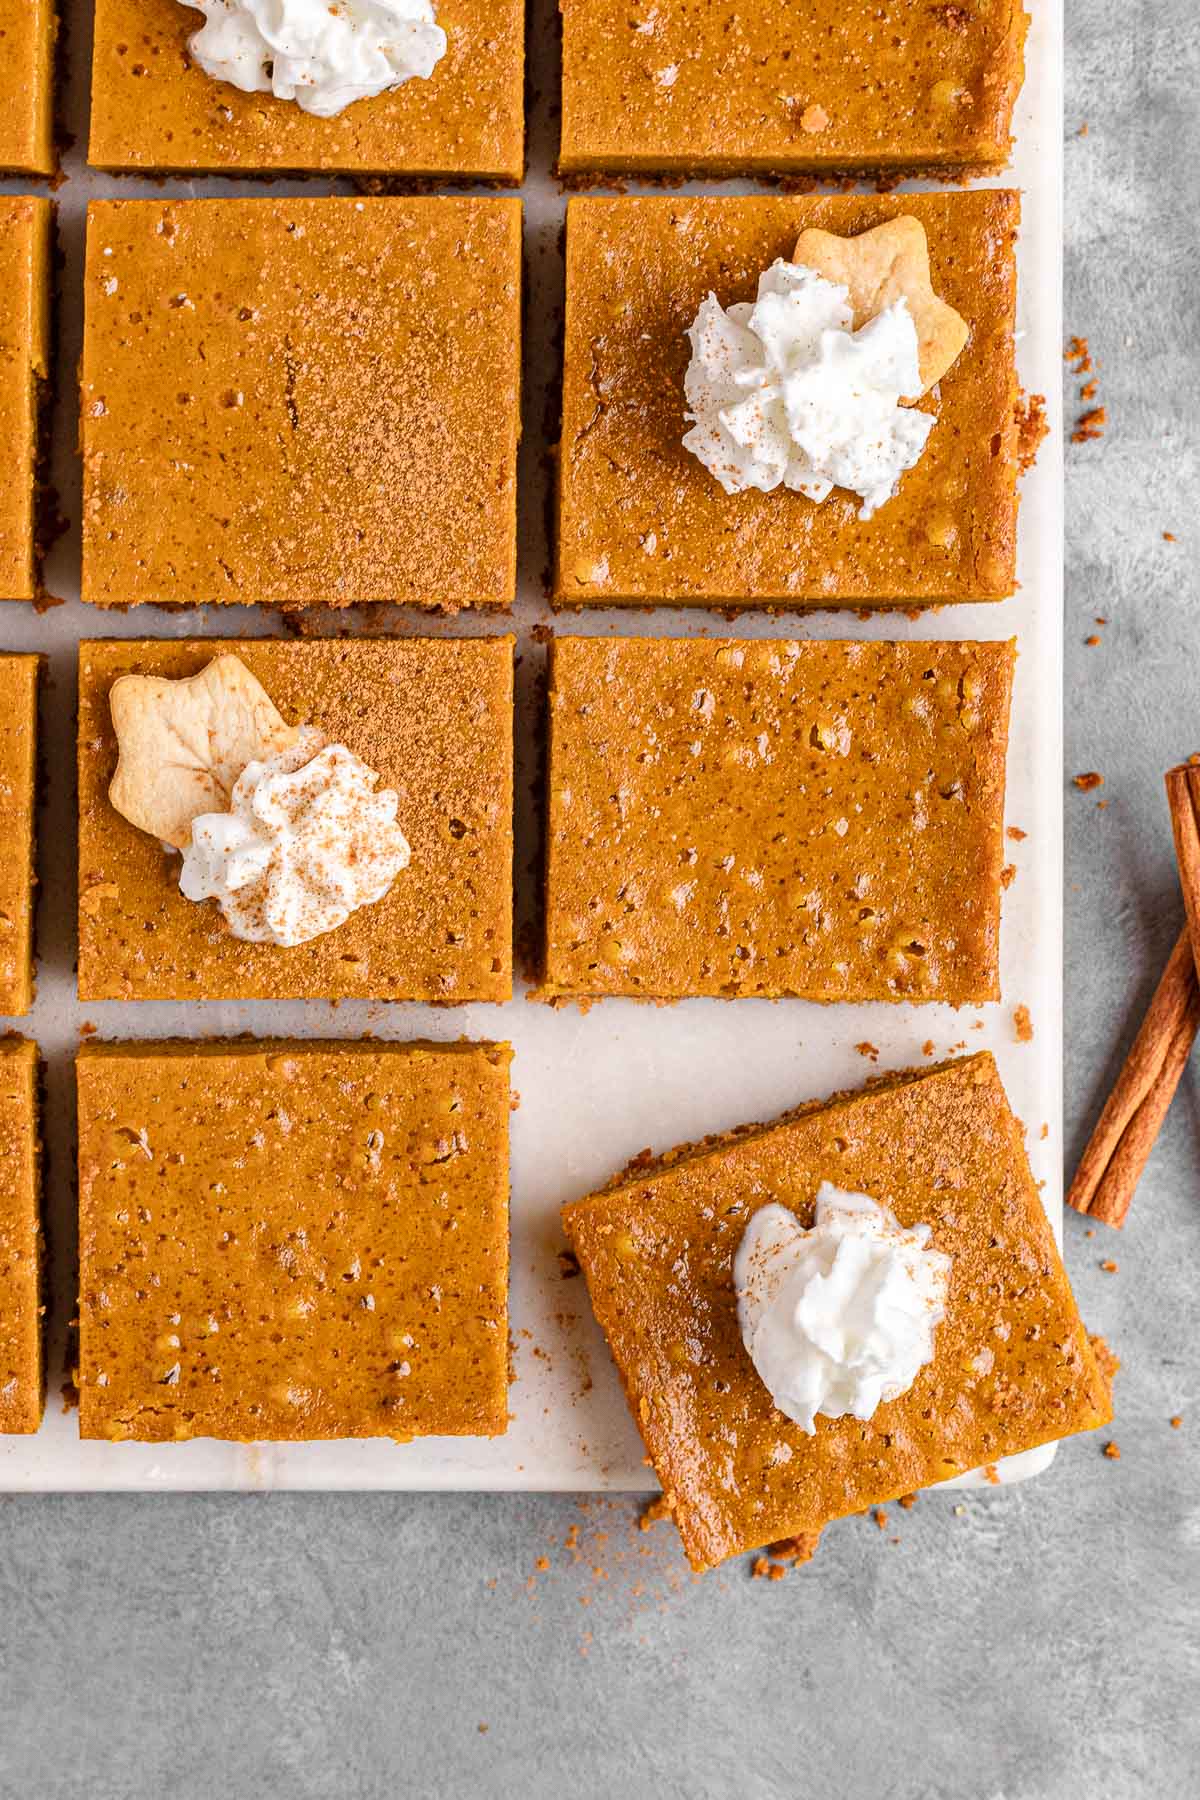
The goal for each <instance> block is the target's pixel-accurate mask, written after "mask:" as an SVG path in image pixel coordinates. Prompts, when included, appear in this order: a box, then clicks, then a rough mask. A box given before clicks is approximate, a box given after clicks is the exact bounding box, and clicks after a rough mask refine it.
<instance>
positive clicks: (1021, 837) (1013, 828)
mask: <svg viewBox="0 0 1200 1800" xmlns="http://www.w3.org/2000/svg"><path fill="white" fill-rule="evenodd" d="M1004 835H1005V837H1010V838H1011V839H1012V841H1013V843H1014V844H1023V843H1024V842H1025V839H1026V838H1027V837H1028V836H1029V833H1028V832H1027V831H1022V830H1021V827H1020V826H1019V825H1010V826H1009V828H1008V830H1007V831H1006V832H1005V834H1004Z"/></svg>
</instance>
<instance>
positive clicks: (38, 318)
mask: <svg viewBox="0 0 1200 1800" xmlns="http://www.w3.org/2000/svg"><path fill="white" fill-rule="evenodd" d="M52 217H53V211H52V206H51V202H50V201H49V200H38V199H31V198H29V197H27V196H17V197H12V196H0V444H3V446H4V456H3V459H2V460H0V600H32V599H33V598H34V597H35V595H36V594H37V591H38V583H39V578H40V573H41V571H40V563H41V555H40V548H41V547H40V545H39V542H38V507H37V497H38V476H39V459H40V451H41V441H42V433H41V424H42V420H43V417H44V412H45V404H44V403H45V398H46V391H47V382H48V378H49V372H50V227H51V221H52Z"/></svg>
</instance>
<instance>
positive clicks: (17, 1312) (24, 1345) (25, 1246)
mask: <svg viewBox="0 0 1200 1800" xmlns="http://www.w3.org/2000/svg"><path fill="white" fill-rule="evenodd" d="M37 1072H38V1051H37V1045H36V1044H31V1043H29V1042H27V1041H26V1040H25V1039H24V1038H15V1037H7V1038H0V1435H2V1434H4V1433H6V1432H29V1431H36V1430H37V1428H38V1426H39V1425H40V1423H41V1418H42V1400H43V1386H44V1383H43V1372H42V1293H41V1270H42V1226H41V1217H40V1175H41V1155H40V1148H39V1141H38V1117H37Z"/></svg>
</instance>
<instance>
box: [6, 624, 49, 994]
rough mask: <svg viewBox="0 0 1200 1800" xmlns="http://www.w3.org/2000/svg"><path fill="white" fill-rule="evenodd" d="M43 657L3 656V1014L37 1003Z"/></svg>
mask: <svg viewBox="0 0 1200 1800" xmlns="http://www.w3.org/2000/svg"><path fill="white" fill-rule="evenodd" d="M39 672H40V658H38V657H36V656H0V1014H4V1015H6V1016H7V1017H9V1018H15V1017H18V1016H19V1015H20V1014H22V1013H27V1012H28V1011H29V1009H30V1007H31V1006H32V1005H33V988H34V981H33V891H34V887H35V885H36V881H37V876H36V871H35V869H34V855H33V850H34V826H35V818H36V801H37V793H36V787H37V696H38V676H39Z"/></svg>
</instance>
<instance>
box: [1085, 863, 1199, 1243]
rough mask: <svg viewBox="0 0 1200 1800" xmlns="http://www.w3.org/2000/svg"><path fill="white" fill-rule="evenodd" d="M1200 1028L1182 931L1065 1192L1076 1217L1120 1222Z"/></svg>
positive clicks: (1186, 941) (1186, 936) (1185, 935)
mask: <svg viewBox="0 0 1200 1800" xmlns="http://www.w3.org/2000/svg"><path fill="white" fill-rule="evenodd" d="M1197 898H1198V900H1200V889H1198V890H1197ZM1198 1030H1200V983H1198V982H1197V979H1196V960H1195V957H1194V955H1193V953H1192V941H1191V937H1190V933H1189V930H1188V929H1187V928H1185V929H1184V930H1183V931H1181V932H1180V934H1179V937H1178V940H1177V941H1176V944H1175V948H1174V949H1173V950H1172V952H1171V955H1170V959H1169V961H1168V963H1167V966H1166V968H1165V969H1164V970H1163V974H1162V979H1161V980H1160V982H1159V984H1158V987H1157V988H1156V990H1155V994H1154V998H1153V1000H1152V1001H1151V1002H1150V1009H1149V1011H1148V1012H1147V1014H1146V1017H1145V1018H1144V1019H1143V1021H1142V1025H1141V1029H1140V1030H1139V1032H1138V1034H1137V1036H1136V1037H1135V1038H1134V1040H1133V1045H1132V1047H1131V1049H1130V1051H1129V1055H1128V1056H1127V1057H1126V1058H1125V1063H1124V1066H1123V1067H1122V1069H1121V1073H1120V1074H1119V1075H1118V1077H1117V1082H1116V1086H1115V1087H1114V1088H1113V1091H1112V1093H1111V1094H1110V1095H1109V1097H1108V1100H1107V1102H1106V1103H1105V1107H1104V1111H1103V1112H1102V1113H1101V1114H1100V1118H1099V1121H1098V1123H1097V1125H1096V1129H1095V1131H1093V1133H1092V1135H1091V1139H1090V1140H1089V1142H1088V1146H1087V1149H1086V1150H1085V1151H1084V1153H1083V1155H1082V1157H1081V1158H1080V1161H1079V1167H1078V1168H1077V1169H1076V1171H1075V1179H1074V1181H1072V1183H1071V1186H1070V1188H1069V1189H1068V1192H1067V1205H1068V1206H1073V1207H1074V1208H1075V1210H1076V1212H1081V1213H1088V1214H1089V1215H1090V1216H1091V1217H1092V1218H1094V1219H1099V1220H1101V1221H1102V1223H1103V1224H1105V1225H1116V1226H1121V1225H1123V1224H1124V1223H1125V1215H1126V1214H1127V1213H1128V1211H1129V1203H1130V1201H1131V1200H1132V1199H1133V1194H1134V1189H1135V1188H1136V1187H1137V1184H1138V1181H1139V1180H1140V1178H1141V1173H1142V1170H1143V1169H1144V1168H1145V1166H1146V1161H1147V1158H1148V1157H1149V1155H1150V1152H1151V1150H1152V1149H1153V1147H1154V1140H1155V1138H1156V1137H1157V1136H1158V1133H1159V1128H1160V1127H1161V1125H1162V1122H1163V1120H1164V1119H1165V1118H1166V1116H1167V1109H1168V1107H1169V1106H1170V1104H1171V1100H1172V1098H1173V1096H1174V1093H1175V1089H1176V1088H1177V1087H1178V1086H1179V1078H1180V1076H1181V1075H1182V1074H1183V1071H1184V1069H1185V1067H1186V1066H1187V1060H1188V1057H1189V1055H1190V1054H1191V1049H1192V1044H1193V1042H1194V1041H1195V1037H1196V1033H1197V1031H1198Z"/></svg>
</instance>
